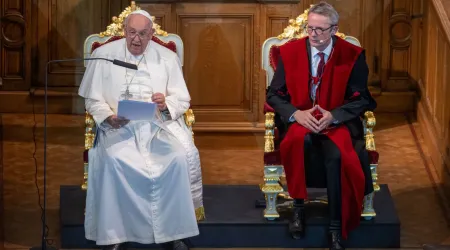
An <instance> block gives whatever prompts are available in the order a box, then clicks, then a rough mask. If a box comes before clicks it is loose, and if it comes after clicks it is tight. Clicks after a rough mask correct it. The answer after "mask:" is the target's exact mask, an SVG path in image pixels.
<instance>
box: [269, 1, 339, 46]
mask: <svg viewBox="0 0 450 250" xmlns="http://www.w3.org/2000/svg"><path fill="white" fill-rule="evenodd" d="M312 6H313V5H310V7H312ZM308 12H309V8H308V9H306V10H305V11H304V12H303V13H302V14H300V15H299V16H297V18H295V19H289V25H288V26H287V27H286V28H284V31H283V33H282V34H280V35H278V36H277V38H278V39H280V40H283V39H290V38H302V37H305V36H307V35H308V33H307V32H306V25H307V24H308ZM336 36H338V37H340V38H344V37H345V35H344V34H342V33H340V32H337V33H336Z"/></svg>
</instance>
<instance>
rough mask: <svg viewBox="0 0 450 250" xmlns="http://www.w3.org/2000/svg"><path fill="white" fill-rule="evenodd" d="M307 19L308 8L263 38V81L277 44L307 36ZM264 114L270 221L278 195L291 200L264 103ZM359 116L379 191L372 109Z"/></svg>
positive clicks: (369, 212)
mask: <svg viewBox="0 0 450 250" xmlns="http://www.w3.org/2000/svg"><path fill="white" fill-rule="evenodd" d="M307 18H308V10H305V12H304V13H303V14H301V15H299V16H298V17H297V18H296V19H291V20H290V21H289V26H288V27H286V28H285V29H284V32H283V33H282V34H281V35H279V36H277V37H270V38H268V39H267V40H265V42H264V44H263V46H262V68H263V69H264V70H265V72H266V83H267V86H266V87H268V86H269V84H270V82H271V80H272V77H273V75H274V71H275V68H276V65H277V58H278V53H279V46H281V45H283V44H285V43H287V42H289V41H291V40H292V39H297V38H301V37H304V36H307V33H306V24H307ZM337 35H338V36H339V37H341V38H343V39H345V40H346V41H348V42H350V43H352V44H354V45H357V46H361V44H360V43H359V41H358V39H357V38H355V37H352V36H346V35H344V34H342V33H340V32H338V33H337ZM264 114H265V136H264V139H265V145H264V184H262V185H261V190H262V192H263V193H264V196H265V200H266V209H265V210H264V217H265V218H266V219H268V220H274V219H276V218H278V217H280V215H279V213H278V211H277V207H278V206H279V205H278V204H277V201H278V198H279V197H283V198H285V199H288V200H291V197H289V194H288V192H287V191H285V189H284V187H283V185H282V178H283V177H284V169H283V166H282V164H281V159H280V154H279V137H278V136H279V135H278V131H277V128H276V125H275V113H274V110H273V109H272V108H271V107H270V105H268V104H267V103H265V104H264ZM361 119H362V120H363V126H364V137H365V147H366V149H367V151H368V153H369V160H370V169H371V174H372V179H373V186H374V190H375V192H376V191H379V190H380V187H379V185H378V184H377V166H378V152H377V151H376V149H375V141H374V135H373V128H374V126H375V116H374V114H373V112H371V111H367V112H365V113H364V114H363V115H362V117H361ZM375 192H373V193H371V194H369V195H367V196H366V197H365V200H364V208H363V212H362V214H361V216H362V217H364V218H365V219H367V220H369V219H371V218H373V217H375V216H376V213H375V210H374V208H373V198H374V193H375ZM307 202H321V203H327V197H326V196H325V197H320V198H316V199H313V200H308V201H307Z"/></svg>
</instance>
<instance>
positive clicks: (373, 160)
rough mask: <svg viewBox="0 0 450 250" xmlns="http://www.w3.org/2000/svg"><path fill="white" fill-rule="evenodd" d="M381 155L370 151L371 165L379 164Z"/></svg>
mask: <svg viewBox="0 0 450 250" xmlns="http://www.w3.org/2000/svg"><path fill="white" fill-rule="evenodd" d="M378 158H379V154H378V152H377V151H369V161H370V164H378Z"/></svg>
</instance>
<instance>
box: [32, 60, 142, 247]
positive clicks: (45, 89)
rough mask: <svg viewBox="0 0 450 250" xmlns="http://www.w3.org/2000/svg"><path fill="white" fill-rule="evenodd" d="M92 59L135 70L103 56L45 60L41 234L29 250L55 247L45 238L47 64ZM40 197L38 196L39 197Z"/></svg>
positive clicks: (133, 66)
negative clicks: (48, 244) (36, 245)
mask: <svg viewBox="0 0 450 250" xmlns="http://www.w3.org/2000/svg"><path fill="white" fill-rule="evenodd" d="M93 60H105V61H108V62H112V63H113V64H114V65H117V66H121V67H125V68H128V69H134V70H137V69H138V67H137V65H136V64H131V63H127V62H124V61H120V60H117V59H114V60H113V59H108V58H103V57H89V58H72V59H61V60H51V61H48V62H47V65H46V66H45V86H44V204H43V210H44V212H43V214H42V236H41V246H40V247H32V248H30V250H56V248H55V247H52V246H47V243H46V242H47V239H46V233H45V231H46V227H47V223H46V211H47V112H48V102H47V97H48V95H47V89H48V66H49V65H50V64H52V63H58V62H76V61H93ZM39 199H40V198H39Z"/></svg>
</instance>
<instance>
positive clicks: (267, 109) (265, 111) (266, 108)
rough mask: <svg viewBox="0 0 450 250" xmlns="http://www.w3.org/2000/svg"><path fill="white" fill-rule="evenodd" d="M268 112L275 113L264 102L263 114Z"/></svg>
mask: <svg viewBox="0 0 450 250" xmlns="http://www.w3.org/2000/svg"><path fill="white" fill-rule="evenodd" d="M268 112H275V110H274V109H273V108H272V107H271V106H270V105H269V104H268V103H267V102H264V114H265V113H268Z"/></svg>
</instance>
